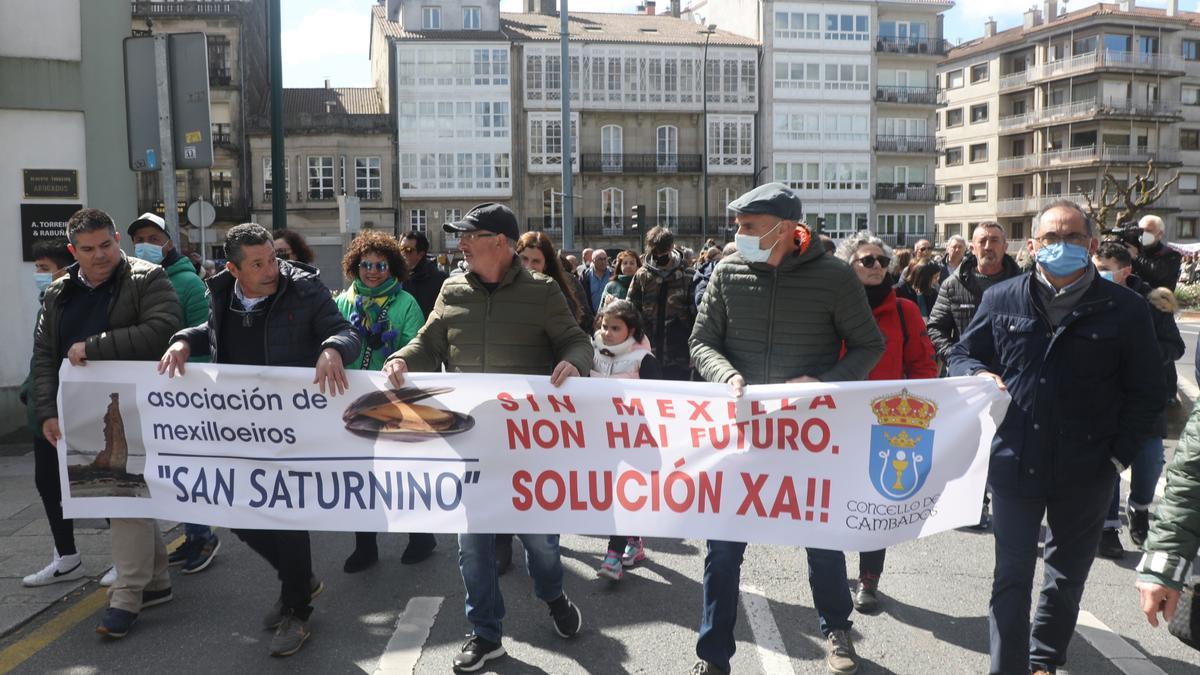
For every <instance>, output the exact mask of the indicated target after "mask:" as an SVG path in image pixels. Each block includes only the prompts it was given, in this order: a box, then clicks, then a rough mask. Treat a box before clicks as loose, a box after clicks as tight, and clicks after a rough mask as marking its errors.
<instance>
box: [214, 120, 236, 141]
mask: <svg viewBox="0 0 1200 675" xmlns="http://www.w3.org/2000/svg"><path fill="white" fill-rule="evenodd" d="M232 128H233V125H231V124H226V123H218V124H213V125H212V142H213V145H233V133H232Z"/></svg>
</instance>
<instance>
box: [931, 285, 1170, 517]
mask: <svg viewBox="0 0 1200 675" xmlns="http://www.w3.org/2000/svg"><path fill="white" fill-rule="evenodd" d="M1036 274H1037V273H1036V272H1028V273H1025V274H1022V275H1020V276H1018V277H1015V278H1013V279H1009V280H1008V281H1002V282H1000V283H999V284H997V285H995V286H993V287H991V288H989V289H988V291H987V292H986V293H984V294H983V302H982V303H980V305H979V311H978V313H976V314H975V318H974V320H972V321H971V325H970V326H969V327H968V328H967V332H966V333H964V334H963V337H962V340H960V341H959V342H958V344H956V345H955V346H954V348H953V349H951V350H950V362H949V366H950V374H951V375H956V376H957V375H975V374H977V373H978V372H979V371H981V370H986V371H989V372H992V373H995V374H997V375H999V376H1000V378H1001V379H1002V380H1004V384H1005V385H1006V386H1007V387H1008V393H1009V395H1010V396H1011V397H1012V400H1011V402H1010V403H1009V406H1008V413H1007V414H1006V415H1005V417H1004V421H1003V422H1002V423H1001V424H1000V427H999V428H998V429H997V430H996V435H995V437H994V438H993V440H992V453H991V462H990V464H989V469H988V483H989V484H990V485H991V486H992V489H993V491H999V492H1002V493H1004V494H1009V495H1014V496H1021V497H1038V498H1041V497H1045V496H1047V495H1050V494H1054V493H1056V492H1061V491H1064V490H1071V489H1080V488H1081V487H1086V486H1096V485H1100V484H1103V483H1107V485H1108V488H1106V489H1112V483H1111V482H1109V481H1112V480H1113V479H1114V478H1115V473H1114V465H1113V462H1112V460H1113V459H1116V460H1117V461H1118V462H1119V463H1120V464H1121V465H1123V466H1129V464H1131V463H1132V462H1133V459H1134V457H1136V456H1137V453H1138V451H1139V450H1140V449H1141V448H1142V447H1143V445H1144V441H1145V439H1147V438H1150V437H1152V436H1153V435H1154V433H1155V431H1156V429H1155V421H1156V418H1157V417H1158V414H1159V413H1160V412H1161V411H1162V409H1163V397H1162V371H1161V365H1160V356H1159V351H1158V343H1157V341H1156V340H1155V336H1154V326H1153V324H1152V321H1151V318H1150V309H1149V307H1148V306H1147V304H1146V301H1145V300H1143V299H1142V298H1141V296H1139V295H1138V294H1136V293H1134V292H1133V291H1130V290H1129V289H1127V288H1122V287H1120V286H1118V285H1117V284H1114V283H1110V282H1108V281H1105V280H1103V279H1101V278H1100V277H1099V276H1098V275H1097V276H1096V277H1095V278H1094V279H1093V280H1092V282H1091V284H1090V285H1089V286H1088V287H1087V288H1086V289H1085V290H1084V293H1083V297H1082V298H1081V299H1080V300H1079V302H1078V304H1077V305H1076V306H1075V308H1074V309H1073V310H1072V311H1071V312H1070V313H1069V314H1067V315H1066V316H1065V317H1064V318H1063V320H1062V322H1061V323H1060V324H1059V326H1058V327H1057V328H1053V327H1051V325H1050V324H1049V323H1048V322H1047V320H1046V318H1045V312H1044V311H1043V309H1042V305H1041V300H1040V298H1038V297H1036V295H1035V289H1034V288H1033V284H1037V283H1041V282H1040V281H1038V280H1037V279H1036V278H1035V275H1036ZM1097 489H1098V488H1097Z"/></svg>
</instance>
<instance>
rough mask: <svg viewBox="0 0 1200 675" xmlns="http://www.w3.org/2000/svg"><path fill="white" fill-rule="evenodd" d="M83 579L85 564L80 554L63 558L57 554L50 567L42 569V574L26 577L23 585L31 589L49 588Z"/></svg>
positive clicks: (22, 581)
mask: <svg viewBox="0 0 1200 675" xmlns="http://www.w3.org/2000/svg"><path fill="white" fill-rule="evenodd" d="M82 578H83V562H82V561H81V560H80V558H79V554H78V553H75V554H73V555H68V556H62V557H59V555H58V554H57V553H55V554H54V559H53V560H51V561H50V564H49V565H46V566H45V567H44V568H42V570H41V571H40V572H38V573H36V574H30V575H29V576H27V577H25V578H24V579H22V580H21V583H23V584H25V585H26V586H30V587H33V586H49V585H50V584H57V583H58V582H60V581H74V580H75V579H82Z"/></svg>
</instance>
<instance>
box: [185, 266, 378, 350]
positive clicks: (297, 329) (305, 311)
mask: <svg viewBox="0 0 1200 675" xmlns="http://www.w3.org/2000/svg"><path fill="white" fill-rule="evenodd" d="M235 281H236V279H234V277H233V275H232V274H230V273H229V271H228V270H225V271H223V272H221V273H219V274H217V275H215V276H213V277H212V278H211V279H209V280H208V290H209V295H208V320H207V321H205V322H204V323H202V324H200V325H199V326H194V327H192V328H185V329H183V330H181V331H179V332H178V333H176V334H175V335H174V336H172V337H171V342H176V341H178V340H186V341H187V343H188V346H190V347H191V350H192V355H193V356H211V357H212V362H213V363H222V362H223V361H222V360H221V359H222V356H221V345H220V337H219V336H220V335H221V324H222V322H224V321H227V320H228V319H229V316H228V315H229V306H230V301H231V298H232V296H233V284H234V282H235ZM263 342H264V349H265V352H264V353H265V354H266V359H265V363H263V364H262V365H264V366H293V367H296V368H312V367H314V366H315V365H316V364H317V359H318V357H320V355H321V352H322V351H324V350H325V349H326V348H329V347H332V348H334V349H336V350H337V351H338V353H339V354H341V355H342V363H343V364H345V365H346V366H347V367H353V365H352V364H354V359H355V358H357V357H358V354H359V349H361V347H362V343H361V342H360V340H359V338H358V334H357V333H355V332H354V328H353V327H352V326H351V325H350V322H348V321H346V319H345V318H344V317H343V316H342V313H341V312H339V311H338V308H337V305H336V304H334V302H333V296H331V295H330V294H329V289H328V288H326V287H325V284H324V283H322V282H321V278H320V273H319V272H318V271H317V270H316V268H314V267H310V266H308V265H305V264H304V263H300V262H296V261H289V260H281V261H280V262H279V287H278V288H277V289H276V290H275V299H274V301H272V303H271V306H270V307H269V308H268V309H267V316H266V328H265V333H264V335H263Z"/></svg>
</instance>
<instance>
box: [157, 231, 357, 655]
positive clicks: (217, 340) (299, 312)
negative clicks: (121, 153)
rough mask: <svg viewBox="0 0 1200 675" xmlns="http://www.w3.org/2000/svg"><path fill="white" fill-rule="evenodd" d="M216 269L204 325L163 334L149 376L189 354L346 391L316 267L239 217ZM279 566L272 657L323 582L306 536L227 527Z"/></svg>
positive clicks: (284, 650) (333, 322)
mask: <svg viewBox="0 0 1200 675" xmlns="http://www.w3.org/2000/svg"><path fill="white" fill-rule="evenodd" d="M225 257H226V258H228V260H229V261H228V262H227V263H225V271H223V272H221V273H220V274H218V275H216V276H214V277H213V278H212V279H211V280H210V281H209V282H208V288H209V294H208V321H206V322H205V323H202V324H200V325H199V326H195V327H192V328H185V329H183V330H181V331H179V332H178V333H176V334H175V335H174V336H173V337H172V338H171V346H170V347H169V348H168V349H167V352H166V354H164V355H163V357H162V360H161V361H159V366H158V372H159V373H167V374H168V375H169V376H172V377H173V376H174V375H175V373H176V372H178V373H180V374H183V372H184V364H185V363H186V362H187V360H188V357H190V356H211V357H212V362H213V363H237V364H243V365H256V366H294V367H299V368H311V367H313V365H314V364H315V365H316V377H315V378H314V380H313V383H314V384H319V385H320V389H321V393H326V391H327V390H328V393H329V395H330V396H333V395H336V394H341V393H344V392H345V391H346V372H345V369H344V364H345V363H347V362H350V361H351V360H353V359H357V358H358V352H359V349H360V348H361V346H362V345H361V344H360V342H359V338H358V334H357V333H355V332H354V328H353V327H351V325H350V324H349V323H348V322H347V321H346V319H345V318H343V317H342V313H341V312H340V311H338V308H337V305H335V304H334V302H333V297H332V296H331V295H330V294H329V290H328V289H327V288H326V287H325V284H323V283H322V282H321V279H320V276H319V273H318V272H317V271H316V269H314V268H312V267H309V266H307V265H304V264H303V263H298V262H292V261H286V260H278V259H277V258H276V257H275V248H274V244H273V240H272V237H271V233H270V232H268V231H267V230H266V229H264V228H263V227H262V226H260V225H255V224H253V223H246V224H243V225H238V226H236V227H233V228H231V229H230V230H229V233H228V234H226V235H225ZM233 533H234V534H236V535H237V536H238V538H239V539H241V540H242V541H244V542H246V544H247V545H249V546H250V548H252V549H254V551H255V552H256V553H258V554H259V555H261V556H262V557H263V558H265V559H266V560H267V562H269V563H271V566H272V567H274V568H275V569H276V570H277V571H278V572H279V580H280V582H281V586H282V588H281V591H280V595H279V601H278V602H276V603H275V606H274V607H273V608H272V609H271V611H270V612H269V613H268V614H267V616H266V618H265V619H264V620H263V625H264V626H265V627H267V628H273V629H275V637H274V638H273V639H272V640H271V654H272V656H288V655H290V654H294V653H296V651H298V650H299V649H300V647H301V645H303V644H304V641H305V640H306V639H308V636H309V630H308V617H309V615H310V614H311V613H312V606H311V604H310V603H311V602H312V598H313V597H314V596H316V595H317V594H318V593H320V592H321V591H322V590H323V589H324V586H323V585H322V584H321V582H319V581H317V580H316V578H315V577H313V574H312V551H311V549H310V545H309V537H308V532H304V531H298V530H234V531H233Z"/></svg>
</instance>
